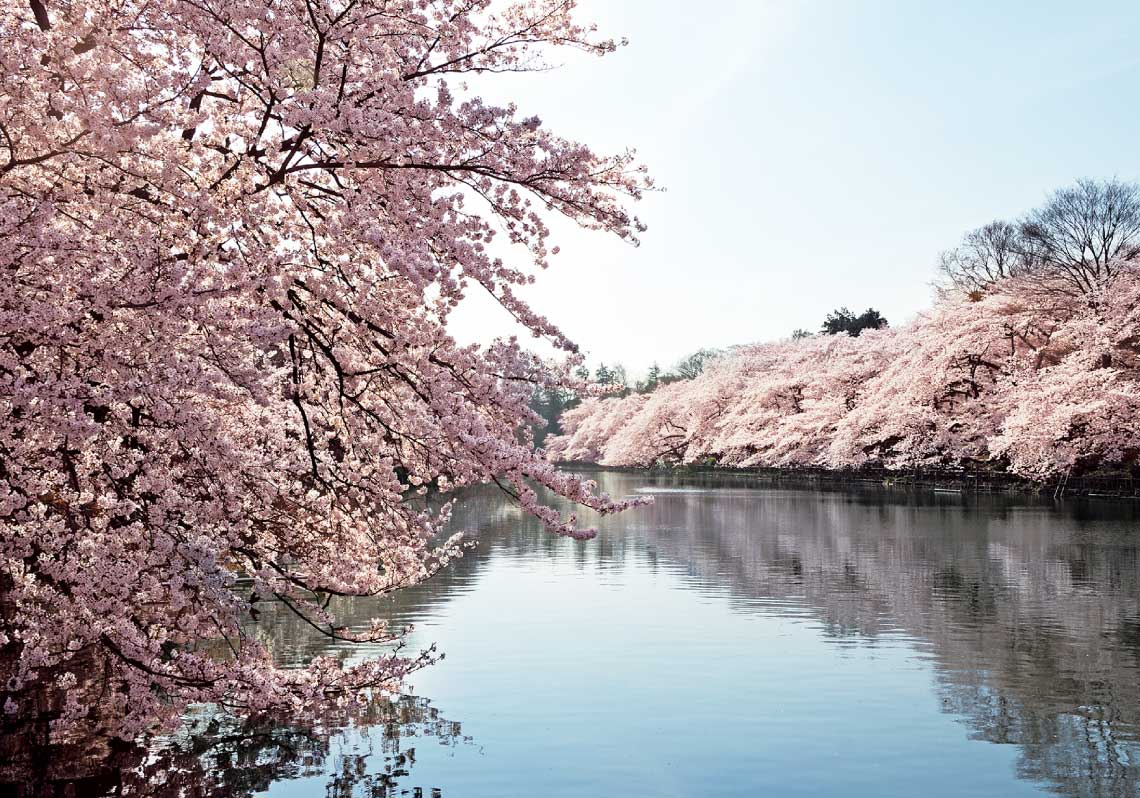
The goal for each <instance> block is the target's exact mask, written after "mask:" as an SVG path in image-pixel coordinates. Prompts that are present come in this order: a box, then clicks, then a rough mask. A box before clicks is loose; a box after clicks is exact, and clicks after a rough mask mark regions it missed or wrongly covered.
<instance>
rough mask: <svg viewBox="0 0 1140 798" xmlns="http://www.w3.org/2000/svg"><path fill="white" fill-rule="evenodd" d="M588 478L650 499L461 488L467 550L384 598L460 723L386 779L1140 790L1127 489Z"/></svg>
mask: <svg viewBox="0 0 1140 798" xmlns="http://www.w3.org/2000/svg"><path fill="white" fill-rule="evenodd" d="M599 478H600V481H601V482H602V485H603V487H604V488H605V489H606V490H608V491H610V492H612V493H616V494H629V493H634V492H650V493H652V494H654V495H655V496H656V503H655V504H654V505H653V506H652V507H648V508H644V509H639V510H635V511H632V512H629V513H627V514H625V515H622V516H618V517H614V518H608V519H604V520H603V521H602V523H601V527H602V530H601V534H600V536H599V538H598V539H596V540H594V541H591V542H587V543H577V542H574V541H569V540H560V539H554V538H551V537H550V536H548V535H546V534H544V533H543V532H541V531H540V530H539V529H538V528H537V526H536V525H535V524H534V523H533V522H532V521H530V520H529V519H525V518H523V517H521V516H520V515H519V514H518V513H517V511H516V510H514V509H513V508H512V507H511V506H510V505H508V504H506V503H505V502H503V501H502V500H501V499H500V497H499V496H498V495H497V494H496V493H495V492H493V491H490V490H488V491H479V492H476V493H474V494H473V495H472V496H470V497H469V499H468V500H467V501H466V502H464V504H463V506H462V508H460V510H459V512H457V514H456V518H455V525H456V526H457V527H458V528H464V529H471V530H473V531H474V532H475V533H476V535H477V536H478V538H479V541H480V544H479V547H478V549H477V551H476V552H474V553H472V554H470V555H468V557H466V558H465V559H464V560H462V561H460V562H459V563H457V564H456V565H455V566H454V567H453V568H452V569H451V570H450V571H449V572H448V573H446V574H444V575H442V576H440V577H437V578H436V579H435V580H433V581H432V582H430V583H428V584H427V585H424V586H422V587H420V588H417V589H415V590H413V591H406V592H405V593H403V594H401V595H400V596H398V597H396V598H395V599H392V600H388V601H386V602H380V604H381V606H382V607H383V611H384V612H386V613H388V614H389V615H390V616H392V617H394V618H396V619H398V620H401V621H409V622H415V623H416V625H417V632H416V640H417V641H419V642H422V643H428V642H437V643H439V644H440V647H441V649H442V650H443V651H445V652H446V654H447V659H446V660H445V661H444V662H442V663H440V664H439V665H438V666H436V667H433V668H431V669H429V670H427V671H425V672H423V673H421V674H419V675H418V676H417V677H416V679H415V687H416V692H417V693H419V694H420V695H423V696H426V697H428V698H430V700H431V701H432V704H433V705H434V706H435V707H436V708H438V710H439V711H440V712H442V713H443V714H444V715H446V716H447V717H448V718H450V719H453V720H455V721H459V722H460V723H461V724H462V728H463V733H464V735H467V736H468V737H469V742H468V743H466V744H461V745H456V746H447V747H443V746H438V745H433V744H420V745H419V746H417V747H416V752H415V753H416V761H415V767H414V768H413V769H411V772H410V773H409V774H408V775H407V777H406V778H403V779H401V780H400V783H399V788H400V789H408V790H412V789H413V788H414V787H416V786H419V787H421V788H422V790H423V794H424V795H425V796H428V795H430V794H431V791H432V789H433V788H435V789H438V790H440V792H441V794H442V795H444V796H503V795H548V796H580V795H585V794H592V795H617V794H622V795H627V796H639V795H645V796H651V795H652V796H667V795H678V796H679V795H685V796H688V795H694V794H699V795H703V796H708V795H718V796H719V795H723V796H729V795H734V796H735V795H753V794H772V795H845V796H851V795H868V796H870V795H874V796H888V795H898V796H904V795H905V796H911V795H916V794H923V795H932V796H933V795H946V796H951V795H953V796H963V795H979V796H981V795H985V796H993V795H1003V796H1005V795H1030V794H1042V793H1048V792H1059V793H1061V794H1063V795H1073V796H1134V795H1137V794H1140V791H1138V786H1137V785H1138V778H1137V776H1138V773H1140V770H1138V766H1137V757H1138V755H1140V742H1138V730H1140V726H1138V724H1140V679H1138V677H1140V673H1138V666H1140V617H1138V597H1140V589H1138V579H1140V574H1138V569H1137V565H1138V562H1137V540H1138V538H1137V534H1136V533H1137V530H1138V529H1140V524H1138V523H1137V518H1136V510H1135V508H1134V507H1133V505H1130V504H1099V505H1066V506H1063V507H1060V508H1056V507H1054V506H1052V505H1051V504H1041V503H1036V502H1031V501H1028V500H1024V499H1008V498H1000V497H982V498H977V499H968V498H967V499H963V498H962V497H959V496H946V495H931V494H914V495H906V494H900V493H884V492H851V491H849V492H818V491H811V490H793V489H786V488H773V487H767V488H765V487H763V486H759V485H757V484H756V483H755V481H754V480H751V479H748V478H744V477H733V476H717V477H696V478H688V479H682V478H677V477H647V476H645V475H634V474H603V475H600V477H599ZM347 609H348V611H349V612H350V613H351V614H352V616H353V617H354V618H356V619H358V620H359V623H361V624H362V625H363V624H364V623H366V621H367V618H368V617H370V615H371V614H372V613H373V612H375V611H376V610H377V602H363V601H358V602H356V603H355V604H353V605H352V606H351V607H349V608H347ZM273 634H274V637H275V639H276V640H277V645H278V649H279V650H280V651H281V652H282V654H283V655H287V656H294V657H296V656H310V655H311V654H313V653H315V652H316V651H318V650H321V651H327V649H326V648H325V647H324V646H323V642H322V641H319V640H316V639H314V638H312V637H311V636H310V635H308V634H307V633H306V632H305V631H304V630H303V629H301V628H300V627H299V626H297V625H295V624H292V623H290V622H289V621H287V620H285V619H281V622H280V623H277V624H276V625H275V627H274V631H273ZM354 739H355V742H353V740H354ZM414 742H415V741H408V744H414ZM995 743H1000V744H996V745H995ZM345 744H346V745H349V746H350V747H351V746H352V745H361V744H367V737H363V738H362V737H361V736H360V735H356V736H355V738H354V737H353V735H349V736H348V737H346V738H345ZM333 753H334V760H335V754H336V753H337V751H336V750H335V748H334V752H333ZM331 770H332V767H331V764H330V768H329V771H330V772H331ZM326 782H327V778H325V777H324V776H323V775H319V774H315V775H313V776H311V777H308V778H302V779H295V780H285V781H280V782H278V783H276V784H274V785H272V787H271V788H270V790H269V793H268V794H269V795H273V796H302V795H305V796H308V795H315V794H323V793H324V785H325V784H326ZM396 794H398V792H397V793H396ZM408 794H412V793H411V792H409V793H408Z"/></svg>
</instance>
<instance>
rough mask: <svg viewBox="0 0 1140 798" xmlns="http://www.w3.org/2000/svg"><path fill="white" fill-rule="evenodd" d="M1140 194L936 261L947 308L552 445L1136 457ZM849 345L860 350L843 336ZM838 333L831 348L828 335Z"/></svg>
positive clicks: (598, 402)
mask: <svg viewBox="0 0 1140 798" xmlns="http://www.w3.org/2000/svg"><path fill="white" fill-rule="evenodd" d="M1138 256H1140V189H1138V188H1137V186H1135V185H1134V184H1131V183H1122V182H1118V181H1110V182H1104V183H1098V182H1093V181H1087V180H1086V181H1080V182H1079V183H1077V184H1076V185H1075V186H1073V187H1071V188H1067V189H1064V190H1061V191H1058V192H1056V193H1055V194H1053V195H1052V196H1051V197H1050V199H1049V201H1048V202H1047V203H1046V204H1045V205H1044V206H1043V207H1041V208H1038V209H1036V210H1034V211H1031V212H1030V213H1028V214H1027V215H1026V216H1025V217H1024V218H1022V219H1020V220H1018V221H1016V222H1002V221H995V222H992V223H990V224H987V225H985V226H984V227H982V228H979V229H978V230H975V231H972V232H970V233H968V234H967V235H966V236H965V237H964V239H963V241H962V243H961V244H960V245H959V246H958V247H956V248H955V249H953V250H950V251H948V252H946V253H944V254H943V255H942V257H941V259H940V265H939V268H940V274H941V278H942V279H941V281H940V284H939V288H938V292H937V293H938V296H937V300H936V303H935V305H934V307H933V308H932V309H931V310H930V311H928V312H926V313H925V314H922V315H921V316H920V317H919V318H918V319H917V320H916V321H914V322H913V323H911V324H908V325H906V326H904V327H899V328H894V329H891V328H888V327H887V326H886V320H885V319H882V317H881V316H880V315H879V314H878V313H877V312H876V311H874V310H868V311H867V312H866V313H864V314H861V315H856V314H853V313H851V312H850V311H848V310H846V309H840V310H839V311H836V312H835V313H833V314H831V315H830V316H829V317H828V319H827V320H826V321H825V323H824V325H823V328H822V330H821V334H808V333H805V332H803V331H797V332H796V333H795V334H793V336H792V338H791V339H790V340H784V341H779V342H774V343H767V344H760V345H752V346H742V347H736V348H734V349H732V350H730V351H728V352H725V353H721V354H720V356H718V357H713V358H708V359H706V360H704V361H703V362H702V363H701V366H702V368H701V369H700V370H699V371H698V373H697V374H695V375H693V376H692V377H689V378H687V379H679V380H673V381H669V382H666V381H664V380H661V379H658V380H657V384H656V385H655V386H654V387H653V388H651V389H649V390H648V391H646V392H642V393H637V392H632V393H628V394H627V395H620V394H618V395H614V396H609V397H602V398H588V399H585V400H584V401H582V402H581V403H580V404H579V405H577V406H575V407H573V408H572V409H568V410H567V411H566V412H565V413H564V414H563V415H562V417H561V434H559V435H557V436H556V437H554V438H552V439H550V440H549V441H547V443H548V447H547V448H548V455H549V456H550V457H551V458H552V459H557V460H575V461H591V462H597V463H601V464H609V465H651V464H660V463H664V464H680V463H708V464H716V465H722V466H741V467H747V466H756V467H788V466H800V467H803V466H816V467H828V468H852V467H862V466H866V465H878V466H884V467H888V468H912V467H947V468H958V467H962V466H970V467H979V466H980V467H984V468H990V469H995V470H1003V471H1004V470H1008V471H1011V472H1014V473H1017V474H1021V475H1024V476H1027V477H1031V478H1035V479H1041V478H1045V477H1048V476H1050V475H1056V474H1061V473H1065V474H1067V473H1073V474H1077V473H1081V472H1085V471H1089V470H1091V469H1095V468H1102V467H1105V466H1123V467H1126V468H1131V467H1132V466H1133V465H1134V464H1135V462H1136V459H1137V454H1138V452H1140V257H1138ZM840 332H846V333H848V334H847V335H838V333H840ZM824 333H830V334H824Z"/></svg>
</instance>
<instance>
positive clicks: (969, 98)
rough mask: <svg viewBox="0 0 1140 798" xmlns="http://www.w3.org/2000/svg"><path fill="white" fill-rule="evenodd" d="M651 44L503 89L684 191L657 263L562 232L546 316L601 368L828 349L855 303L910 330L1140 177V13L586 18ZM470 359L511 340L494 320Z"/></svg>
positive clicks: (651, 219) (924, 6)
mask: <svg viewBox="0 0 1140 798" xmlns="http://www.w3.org/2000/svg"><path fill="white" fill-rule="evenodd" d="M580 7H581V12H582V16H583V18H590V19H594V20H596V21H597V22H598V23H599V25H600V26H601V28H602V30H603V31H604V32H605V33H607V34H610V35H613V36H614V37H621V36H626V37H628V38H629V40H630V45H629V46H628V47H625V48H623V49H621V50H619V52H618V53H616V54H615V55H612V56H610V57H607V58H603V59H597V58H586V57H577V56H575V55H572V54H567V55H563V56H560V57H559V61H560V62H561V63H562V66H561V68H559V69H557V70H555V71H553V72H549V73H545V74H541V75H527V76H506V78H505V79H503V78H501V77H499V78H496V79H495V80H494V81H492V82H490V83H488V85H487V86H486V87H485V88H483V87H480V90H481V91H482V93H483V94H484V95H485V96H486V97H487V98H488V99H490V100H499V101H507V100H514V101H516V102H517V103H518V105H519V107H520V110H521V111H523V112H525V113H528V114H529V113H535V114H538V115H539V116H540V117H542V119H543V121H544V122H545V123H546V124H548V125H550V126H551V127H552V128H553V129H554V130H556V131H557V132H559V133H560V134H562V135H565V136H567V137H571V138H575V139H579V140H582V141H585V142H587V143H589V144H591V145H592V146H594V147H595V149H598V150H618V149H624V148H625V147H626V146H632V147H635V148H637V150H638V152H639V154H640V156H641V158H642V159H643V160H644V161H645V162H646V163H648V164H649V166H650V169H651V171H652V174H653V175H654V177H655V178H656V180H657V181H658V183H659V184H660V185H662V186H664V187H665V188H666V191H664V192H662V193H659V194H655V195H653V196H651V197H649V198H648V199H647V200H645V201H644V202H643V203H641V205H640V207H639V208H638V209H637V210H638V213H639V215H641V216H642V218H643V219H644V220H645V221H646V222H647V223H648V224H649V228H650V229H649V231H648V232H647V233H646V234H645V235H644V236H643V243H642V246H641V247H639V248H632V247H630V246H628V245H625V244H622V243H620V242H617V241H614V240H610V239H608V238H606V237H605V236H602V235H600V234H592V233H591V234H584V233H581V232H579V231H575V230H569V229H566V228H564V227H562V226H556V227H555V230H556V233H557V235H556V238H557V240H556V241H555V243H558V244H560V245H561V246H562V254H561V255H560V256H558V257H557V258H555V259H554V260H553V264H552V266H551V268H550V270H549V271H548V272H545V273H543V274H542V275H540V277H539V282H538V284H537V285H536V286H534V287H533V290H531V291H529V292H528V293H527V294H526V295H527V296H528V298H531V299H532V300H533V302H534V303H535V304H536V306H537V307H538V308H539V309H540V310H542V311H544V312H545V313H546V315H548V316H549V317H551V318H552V319H553V320H554V321H556V322H557V323H559V324H560V325H561V326H562V328H563V329H564V330H565V331H566V332H567V333H569V334H570V336H571V338H573V339H574V340H575V341H577V342H578V343H579V344H580V345H581V346H582V348H583V349H584V350H585V351H586V352H587V353H588V356H589V359H590V361H591V362H592V363H595V364H596V363H597V362H599V361H605V362H607V363H612V362H615V361H620V362H622V363H624V364H626V365H627V366H628V367H629V368H630V370H631V371H632V372H638V371H641V370H643V369H644V368H646V367H647V366H648V365H649V364H650V363H651V362H654V361H657V362H660V363H661V364H663V365H668V364H669V363H671V362H673V361H674V360H676V359H678V358H679V357H681V356H682V355H684V354H685V353H687V352H689V351H692V350H693V349H696V348H699V347H702V346H727V345H731V344H736V343H746V342H750V341H757V340H766V339H772V338H779V337H783V336H786V335H788V334H789V333H790V332H791V331H792V330H793V329H795V328H797V327H805V328H809V329H815V328H817V327H818V325H819V323H820V322H821V321H822V319H823V317H824V316H825V315H826V313H827V311H829V310H831V309H832V308H835V307H837V306H839V305H848V306H850V307H851V308H852V309H854V310H862V309H864V308H866V307H868V306H874V307H876V308H878V309H879V310H881V311H882V312H883V313H884V314H885V315H886V316H887V317H888V318H889V319H890V320H891V321H892V322H895V323H898V322H903V321H905V320H906V319H907V318H909V317H911V316H913V314H914V313H916V312H917V311H919V310H921V309H922V308H924V307H926V306H927V305H928V304H929V303H930V282H931V280H932V279H933V276H934V271H933V270H934V264H935V261H936V258H937V254H938V252H939V251H940V250H942V249H945V248H947V247H949V246H952V245H953V244H954V243H955V242H956V241H957V240H958V238H960V236H961V234H962V233H964V232H965V231H966V230H968V229H970V228H972V227H976V226H978V225H981V224H984V223H985V222H987V221H989V220H991V219H993V218H997V217H1014V216H1017V215H1018V214H1020V213H1021V212H1023V211H1025V210H1027V209H1029V208H1030V207H1032V206H1034V205H1036V204H1038V203H1039V202H1041V201H1042V200H1043V199H1044V198H1045V196H1046V195H1047V193H1048V192H1049V191H1050V190H1052V189H1054V188H1058V187H1060V186H1062V185H1065V184H1067V183H1069V182H1072V181H1073V180H1074V179H1076V178H1078V177H1083V176H1088V177H1096V178H1106V177H1113V176H1116V177H1120V178H1123V179H1137V178H1140V149H1138V146H1137V139H1138V136H1137V133H1138V122H1140V48H1138V47H1137V45H1136V42H1137V41H1138V40H1140V4H1136V3H1126V2H1119V3H1112V2H1104V3H1098V4H1095V5H1093V4H1077V3H1072V2H1068V3H1059V2H1058V3H1044V2H957V3H945V2H937V3H935V2H914V1H912V2H901V1H899V2H870V1H866V2H864V1H860V2H853V1H852V2H811V3H808V2H786V1H785V0H775V1H773V2H756V1H754V2H734V1H733V0H713V1H712V2H705V3H691V2H675V1H674V0H581V3H580ZM454 330H455V332H456V334H457V335H458V336H459V337H460V338H462V339H466V340H483V339H487V338H489V337H492V336H494V335H498V334H502V333H506V332H510V331H511V329H510V325H509V324H508V322H507V321H506V320H505V319H503V318H501V314H499V313H497V312H495V311H494V310H493V309H491V308H490V307H489V306H488V305H487V304H486V303H483V302H480V301H474V302H472V303H470V306H469V307H466V308H463V309H462V310H461V311H460V313H459V315H458V316H457V318H456V320H455V324H454Z"/></svg>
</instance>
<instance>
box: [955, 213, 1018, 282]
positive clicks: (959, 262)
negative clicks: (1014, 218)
mask: <svg viewBox="0 0 1140 798" xmlns="http://www.w3.org/2000/svg"><path fill="white" fill-rule="evenodd" d="M1031 264H1032V260H1031V259H1030V257H1029V256H1028V255H1027V253H1026V247H1025V246H1024V245H1023V243H1022V241H1021V231H1020V228H1019V227H1018V226H1017V225H1014V224H1010V223H1009V222H1005V221H1001V220H998V219H995V220H994V221H992V222H990V223H989V224H987V225H984V226H982V227H979V228H978V229H976V230H971V231H970V232H969V233H966V235H965V236H963V237H962V242H961V243H960V244H959V245H958V246H957V247H955V248H954V249H950V250H947V251H946V252H943V253H942V255H941V256H940V257H939V263H938V269H939V271H940V272H942V274H943V276H944V277H945V278H946V279H947V280H948V281H949V283H950V285H952V286H953V287H954V288H956V289H959V290H961V291H964V292H966V293H971V292H974V291H985V290H986V289H987V288H989V287H990V286H991V285H993V284H994V283H996V282H998V281H1000V280H1004V279H1005V278H1006V277H1014V276H1017V275H1021V274H1025V273H1027V272H1028V271H1029V270H1030V266H1031Z"/></svg>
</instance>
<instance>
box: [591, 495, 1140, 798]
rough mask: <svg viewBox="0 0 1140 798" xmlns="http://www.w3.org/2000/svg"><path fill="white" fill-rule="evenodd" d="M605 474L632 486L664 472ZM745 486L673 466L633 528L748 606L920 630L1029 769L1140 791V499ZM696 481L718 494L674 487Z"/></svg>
mask: <svg viewBox="0 0 1140 798" xmlns="http://www.w3.org/2000/svg"><path fill="white" fill-rule="evenodd" d="M600 481H601V484H602V487H603V488H605V489H606V490H609V491H612V492H614V493H617V494H621V493H623V492H626V491H629V490H632V489H634V488H636V487H637V486H641V485H645V483H646V479H645V478H643V477H635V476H631V475H624V474H602V475H601V477H600ZM733 484H739V485H744V484H747V482H746V481H745V480H743V478H741V479H740V480H732V479H730V478H726V477H723V476H720V477H712V476H710V477H695V478H691V477H686V478H679V477H671V476H664V475H661V476H655V477H653V478H651V479H650V480H649V488H648V489H649V490H650V491H651V492H652V491H653V490H654V487H653V486H657V487H659V488H663V489H664V490H662V491H660V492H655V493H654V495H655V503H654V504H653V505H652V506H650V507H647V508H644V509H641V510H639V511H638V512H637V514H636V516H635V518H636V523H631V522H630V519H620V520H619V521H615V522H614V524H615V531H616V527H617V525H620V527H621V530H622V537H623V538H625V537H628V536H629V535H637V536H638V537H639V538H640V541H641V543H642V545H644V546H645V548H646V550H647V551H648V552H649V553H650V554H651V555H652V556H654V557H655V558H656V559H657V560H659V561H673V562H679V563H683V564H684V565H685V567H686V570H687V571H688V572H689V573H691V574H693V575H694V577H695V578H696V579H697V580H699V582H700V583H702V584H707V585H708V587H709V588H710V589H712V590H716V591H718V593H719V591H720V590H722V589H723V588H724V587H725V586H726V585H727V586H728V587H729V588H730V589H731V592H732V596H733V597H734V602H736V606H737V607H738V608H739V610H740V611H742V612H750V611H754V609H753V608H754V607H755V606H756V604H755V603H754V602H755V600H756V599H764V600H765V601H764V606H766V607H771V606H773V602H772V600H773V599H775V600H777V603H778V604H782V605H788V606H791V607H794V608H796V612H797V613H799V612H801V611H806V612H807V613H808V614H809V615H810V616H811V617H814V618H815V619H816V620H817V622H819V623H820V625H821V630H822V632H823V633H824V634H825V635H828V636H831V637H834V638H835V639H836V640H837V642H844V643H851V642H856V643H857V642H873V641H875V640H877V639H880V638H882V637H883V636H885V635H888V634H896V633H898V632H900V631H901V632H903V633H905V634H906V635H907V636H908V637H910V638H913V639H914V640H915V641H916V643H917V645H919V646H920V647H921V648H922V649H923V650H924V651H928V652H929V653H930V654H931V656H932V662H933V663H934V666H935V675H936V679H937V689H938V692H939V695H940V698H941V699H942V706H943V709H944V710H945V711H948V712H951V713H953V714H955V715H958V716H960V717H961V718H962V719H963V722H964V723H965V724H966V726H967V727H968V728H969V729H970V733H971V734H972V735H973V736H975V737H977V738H979V739H984V740H989V741H991V742H994V743H1008V744H1014V745H1017V746H1018V748H1019V751H1020V756H1019V762H1018V768H1019V772H1020V773H1021V775H1022V776H1023V777H1025V778H1028V779H1032V780H1037V781H1042V782H1045V783H1048V784H1049V785H1051V786H1052V787H1053V788H1054V789H1056V790H1057V791H1058V792H1060V793H1061V794H1064V795H1071V796H1114V797H1119V798H1125V796H1135V795H1136V794H1137V792H1138V791H1140V767H1138V765H1137V763H1138V762H1140V616H1138V615H1137V607H1138V602H1140V549H1138V544H1137V541H1136V539H1135V538H1134V537H1133V536H1132V534H1131V532H1130V530H1131V529H1134V528H1135V523H1136V522H1137V520H1138V518H1137V516H1136V512H1135V510H1134V509H1132V508H1131V507H1130V506H1123V507H1120V508H1118V509H1117V510H1116V511H1115V512H1116V514H1117V516H1118V519H1119V520H1120V521H1127V522H1128V523H1118V524H1105V523H1096V522H1089V521H1087V520H1083V519H1082V518H1081V516H1080V508H1074V513H1073V514H1072V515H1057V514H1054V513H1052V512H1046V511H1044V510H1035V509H1034V508H1033V507H1026V506H1017V505H1011V504H1009V503H1008V500H1005V499H1000V498H996V497H983V498H982V499H980V500H979V503H978V504H976V505H973V506H968V507H963V506H962V505H961V503H960V500H958V499H947V498H941V499H940V498H938V497H933V498H923V497H921V496H913V497H906V496H900V495H899V494H892V495H887V494H883V493H881V492H866V493H852V492H850V491H844V492H836V493H833V494H821V493H818V492H806V491H756V490H743V489H738V490H733V489H726V487H727V488H731V486H732V485H733ZM681 486H684V487H697V486H704V487H708V488H710V490H709V491H707V492H704V491H674V490H669V489H670V488H675V487H681ZM1111 512H1113V511H1112V510H1111V509H1109V510H1105V514H1106V515H1108V514H1110V513H1111ZM603 531H605V527H604V526H603ZM609 537H611V536H610V535H606V534H603V536H602V538H601V539H602V540H603V541H605V540H607V539H608V538H609Z"/></svg>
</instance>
